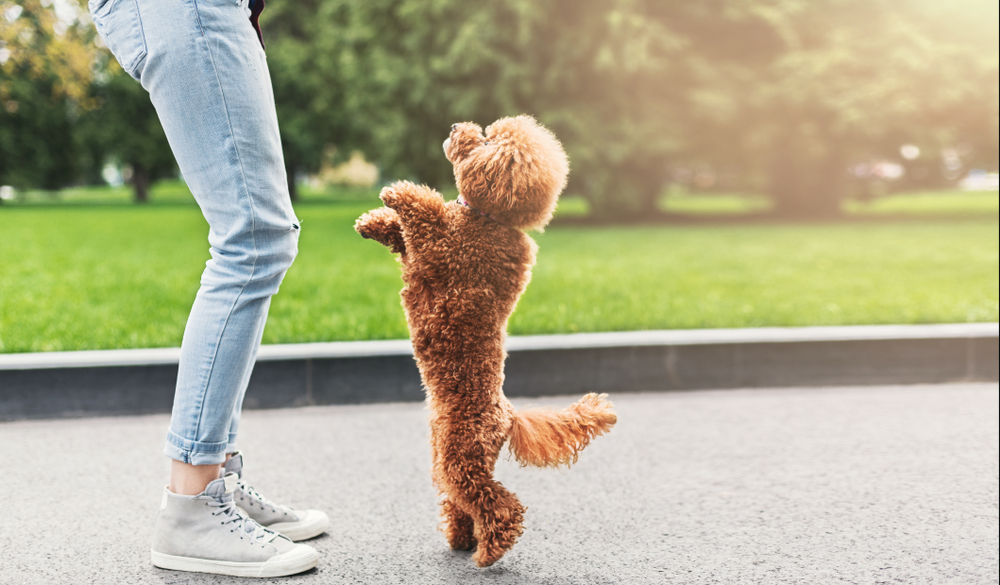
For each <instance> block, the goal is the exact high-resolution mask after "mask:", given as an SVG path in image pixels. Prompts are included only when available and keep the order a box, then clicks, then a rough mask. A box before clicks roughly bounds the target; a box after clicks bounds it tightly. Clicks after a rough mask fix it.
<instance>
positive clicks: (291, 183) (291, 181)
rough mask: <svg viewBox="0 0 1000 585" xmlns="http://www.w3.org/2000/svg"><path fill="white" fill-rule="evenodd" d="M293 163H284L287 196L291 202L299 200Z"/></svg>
mask: <svg viewBox="0 0 1000 585" xmlns="http://www.w3.org/2000/svg"><path fill="white" fill-rule="evenodd" d="M295 172H296V171H295V165H293V164H289V163H287V162H286V163H285V175H286V177H287V180H288V197H289V199H291V200H292V201H293V202H294V201H298V200H299V188H298V185H296V184H295Z"/></svg>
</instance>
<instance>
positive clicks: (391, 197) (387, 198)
mask: <svg viewBox="0 0 1000 585" xmlns="http://www.w3.org/2000/svg"><path fill="white" fill-rule="evenodd" d="M396 187H397V183H393V184H392V185H389V186H388V187H382V192H381V193H379V195H378V198H379V199H381V200H382V203H383V204H384V205H385V206H386V207H388V208H389V209H395V208H396V204H398V203H399V199H400V197H399V191H398V190H397V188H396Z"/></svg>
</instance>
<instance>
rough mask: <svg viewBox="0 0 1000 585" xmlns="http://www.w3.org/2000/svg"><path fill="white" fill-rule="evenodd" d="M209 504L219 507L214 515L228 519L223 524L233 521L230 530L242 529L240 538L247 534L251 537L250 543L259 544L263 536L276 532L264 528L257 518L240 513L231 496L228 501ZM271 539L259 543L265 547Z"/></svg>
mask: <svg viewBox="0 0 1000 585" xmlns="http://www.w3.org/2000/svg"><path fill="white" fill-rule="evenodd" d="M208 505H209V506H213V507H215V508H219V509H218V510H216V511H215V512H212V515H213V516H219V515H222V516H225V517H226V518H227V519H226V520H224V521H223V522H222V524H223V525H225V524H229V523H233V524H235V526H234V527H233V528H232V529H231V530H230V532H235V531H237V530H239V531H240V538H241V539H242V538H243V537H244V535H246V536H247V537H248V538H249V539H250V544H258V542H257V541H258V540H260V539H262V538H267V537H269V536H271V535H272V534H274V533H273V532H271V531H270V530H268V529H267V528H264V527H263V526H261V525H260V524H258V523H257V522H256V521H255V520H253V519H251V518H247V517H246V516H244V515H243V514H241V513H240V509H239V508H238V507H236V502H234V501H233V500H232V499H231V498H230V499H227V500H226V501H223V502H219V501H215V502H209V503H208ZM268 542H271V539H270V538H268V539H267V540H266V541H264V542H261V543H259V544H260V546H261V548H263V547H264V546H265V545H266V544H267V543H268Z"/></svg>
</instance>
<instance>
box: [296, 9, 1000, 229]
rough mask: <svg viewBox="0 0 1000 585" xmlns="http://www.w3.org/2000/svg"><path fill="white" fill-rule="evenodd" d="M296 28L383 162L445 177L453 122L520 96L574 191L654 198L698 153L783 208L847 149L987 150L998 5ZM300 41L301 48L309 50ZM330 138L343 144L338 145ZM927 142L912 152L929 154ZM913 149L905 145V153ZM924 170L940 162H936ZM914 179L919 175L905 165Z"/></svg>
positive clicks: (632, 211) (812, 192) (838, 196)
mask: <svg viewBox="0 0 1000 585" xmlns="http://www.w3.org/2000/svg"><path fill="white" fill-rule="evenodd" d="M312 8H313V7H312V6H311V7H310V10H308V11H303V12H306V13H307V15H308V16H305V17H302V18H304V19H305V18H308V19H311V22H310V23H309V26H307V27H303V28H301V29H300V30H298V31H297V35H298V36H296V37H295V39H296V40H295V42H296V43H298V44H299V46H302V47H304V46H308V47H311V48H312V51H313V52H312V54H311V57H312V58H313V59H314V60H313V61H312V62H311V67H310V68H308V69H309V73H308V74H307V76H308V77H310V78H314V77H315V78H322V79H324V80H326V83H325V84H313V85H311V87H316V88H322V87H326V88H327V91H328V92H329V94H330V96H331V97H330V99H329V100H328V101H327V102H326V106H325V107H323V106H320V105H319V104H317V103H315V102H314V103H312V104H311V105H310V108H311V109H310V110H309V111H310V112H312V115H313V116H314V118H317V119H324V118H327V117H330V116H332V115H337V116H341V115H342V112H345V111H346V112H349V114H350V115H349V116H348V119H349V120H350V123H351V124H353V125H354V126H353V128H352V129H351V131H350V132H345V133H343V134H342V135H340V136H337V137H336V139H337V140H339V142H338V143H337V144H338V146H340V147H344V146H345V145H346V146H349V147H355V146H359V147H362V148H363V149H364V150H365V152H366V153H367V155H368V156H369V158H372V159H374V160H377V161H378V163H379V164H380V165H381V166H382V168H383V170H384V172H385V174H386V175H387V176H390V177H401V178H415V179H418V180H421V181H425V182H428V183H430V184H432V185H434V186H438V187H440V186H442V185H445V184H449V183H450V182H451V177H450V168H449V166H448V164H447V162H446V161H445V160H444V158H443V156H442V155H441V149H440V145H439V143H440V142H441V141H442V140H443V139H444V137H445V135H446V133H447V129H448V128H449V127H450V125H451V124H452V123H453V122H455V121H460V120H475V121H479V122H484V123H488V122H490V121H492V120H494V119H496V118H498V117H500V116H504V115H512V114H519V113H525V112H526V113H530V114H533V115H535V116H537V117H538V118H539V119H540V120H541V121H542V122H543V123H545V124H547V125H549V126H550V127H552V128H553V130H554V131H555V132H556V134H557V135H558V136H560V138H561V139H562V140H563V142H564V144H565V146H566V148H567V151H568V152H569V154H570V158H571V161H572V165H573V172H572V174H571V184H570V186H569V188H568V193H569V194H571V195H573V194H575V195H582V196H583V197H585V198H587V199H588V201H589V202H590V207H591V209H592V210H593V212H594V213H596V214H599V215H602V216H605V217H610V216H616V215H618V216H621V215H625V216H634V215H639V214H647V213H655V212H656V205H657V200H658V197H659V193H660V192H661V191H662V189H663V187H664V184H665V183H667V182H669V181H671V180H672V175H673V174H674V173H675V172H676V171H677V169H679V168H691V167H698V166H709V167H711V168H714V169H715V170H717V171H720V172H723V171H724V172H729V173H731V174H734V175H737V176H739V177H740V179H741V181H742V188H743V189H751V190H755V191H758V192H763V193H766V194H768V195H769V196H770V197H771V198H772V199H773V200H774V202H775V209H776V211H778V212H779V213H784V214H786V215H824V214H831V213H836V212H837V210H838V209H839V207H840V202H841V201H842V200H843V199H844V198H846V197H847V196H849V195H850V194H851V192H852V189H856V188H857V186H856V185H852V184H851V181H850V178H849V176H848V174H847V173H846V169H847V167H848V166H849V165H850V164H851V163H853V162H857V161H867V160H872V159H873V158H874V159H885V158H888V159H898V154H899V152H898V149H899V147H900V146H901V145H902V144H905V143H914V144H917V145H920V146H921V148H922V149H923V151H924V152H925V153H929V154H930V157H931V158H930V159H929V162H928V161H926V160H925V161H924V162H923V163H922V164H923V165H924V166H925V167H928V165H929V167H930V168H931V170H933V171H935V173H936V176H940V173H939V172H937V169H936V166H938V164H939V163H938V164H936V163H935V157H937V155H938V152H939V151H940V149H941V148H943V147H951V146H955V145H957V144H965V145H967V146H968V148H967V149H966V150H967V151H969V152H971V153H973V154H971V155H970V156H968V157H967V158H968V159H969V160H967V161H966V164H977V165H985V166H987V167H991V168H993V167H995V166H996V160H997V152H998V150H997V138H996V137H997V130H998V118H997V103H998V101H997V61H998V59H997V55H998V50H997V44H998V43H997V20H998V19H997V18H996V16H997V7H996V5H995V3H991V2H988V1H986V0H964V1H963V2H959V3H940V2H931V1H930V0H920V1H912V0H864V1H862V0H825V1H821V2H808V3H807V2H801V1H800V0H733V1H713V2H687V3H681V2H642V1H638V0H538V1H529V0H498V1H496V2H489V3H470V2H461V1H459V0H436V1H434V2H425V1H421V0H370V1H366V2H355V1H352V0H325V1H323V2H321V3H319V4H318V5H315V11H314V10H313V9H312ZM303 54H305V51H303ZM342 150H345V149H344V148H342ZM926 156H927V155H925V157H926ZM909 164H913V165H915V164H918V163H909ZM932 174H933V173H932ZM910 187H913V185H912V184H911V185H910Z"/></svg>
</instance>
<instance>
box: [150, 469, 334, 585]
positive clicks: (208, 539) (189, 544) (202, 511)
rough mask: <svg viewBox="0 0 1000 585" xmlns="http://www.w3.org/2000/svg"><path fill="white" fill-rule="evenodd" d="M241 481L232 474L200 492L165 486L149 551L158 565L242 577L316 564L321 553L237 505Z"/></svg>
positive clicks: (271, 574)
mask: <svg viewBox="0 0 1000 585" xmlns="http://www.w3.org/2000/svg"><path fill="white" fill-rule="evenodd" d="M237 480H238V478H237V477H236V474H232V473H231V474H228V475H226V476H225V477H223V478H219V479H217V480H215V481H213V482H211V483H209V484H208V487H206V488H205V491H204V492H202V493H200V494H198V495H197V496H182V495H178V494H175V493H173V492H171V491H170V490H169V489H167V488H164V490H163V501H162V503H161V504H160V513H159V514H158V515H157V516H156V526H155V528H154V529H153V547H152V550H151V551H150V554H151V557H152V560H153V564H154V565H156V566H157V567H161V568H163V569H173V570H175V571H191V572H196V573H218V574H221V575H235V576H237V577H281V576H284V575H294V574H296V573H301V572H302V571H307V570H309V569H311V568H313V567H315V566H316V563H318V562H319V553H317V552H316V550H315V549H313V548H312V547H311V546H308V545H305V544H295V543H293V542H292V541H290V540H288V539H287V538H285V537H284V536H281V535H280V534H278V533H277V532H274V531H272V530H268V529H266V528H264V527H263V526H261V525H260V524H258V523H257V522H256V521H254V520H253V519H251V518H249V517H247V516H246V515H245V514H244V513H243V512H242V511H241V510H240V509H239V508H237V507H236V503H235V502H234V501H233V492H234V491H235V490H236V483H237Z"/></svg>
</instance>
